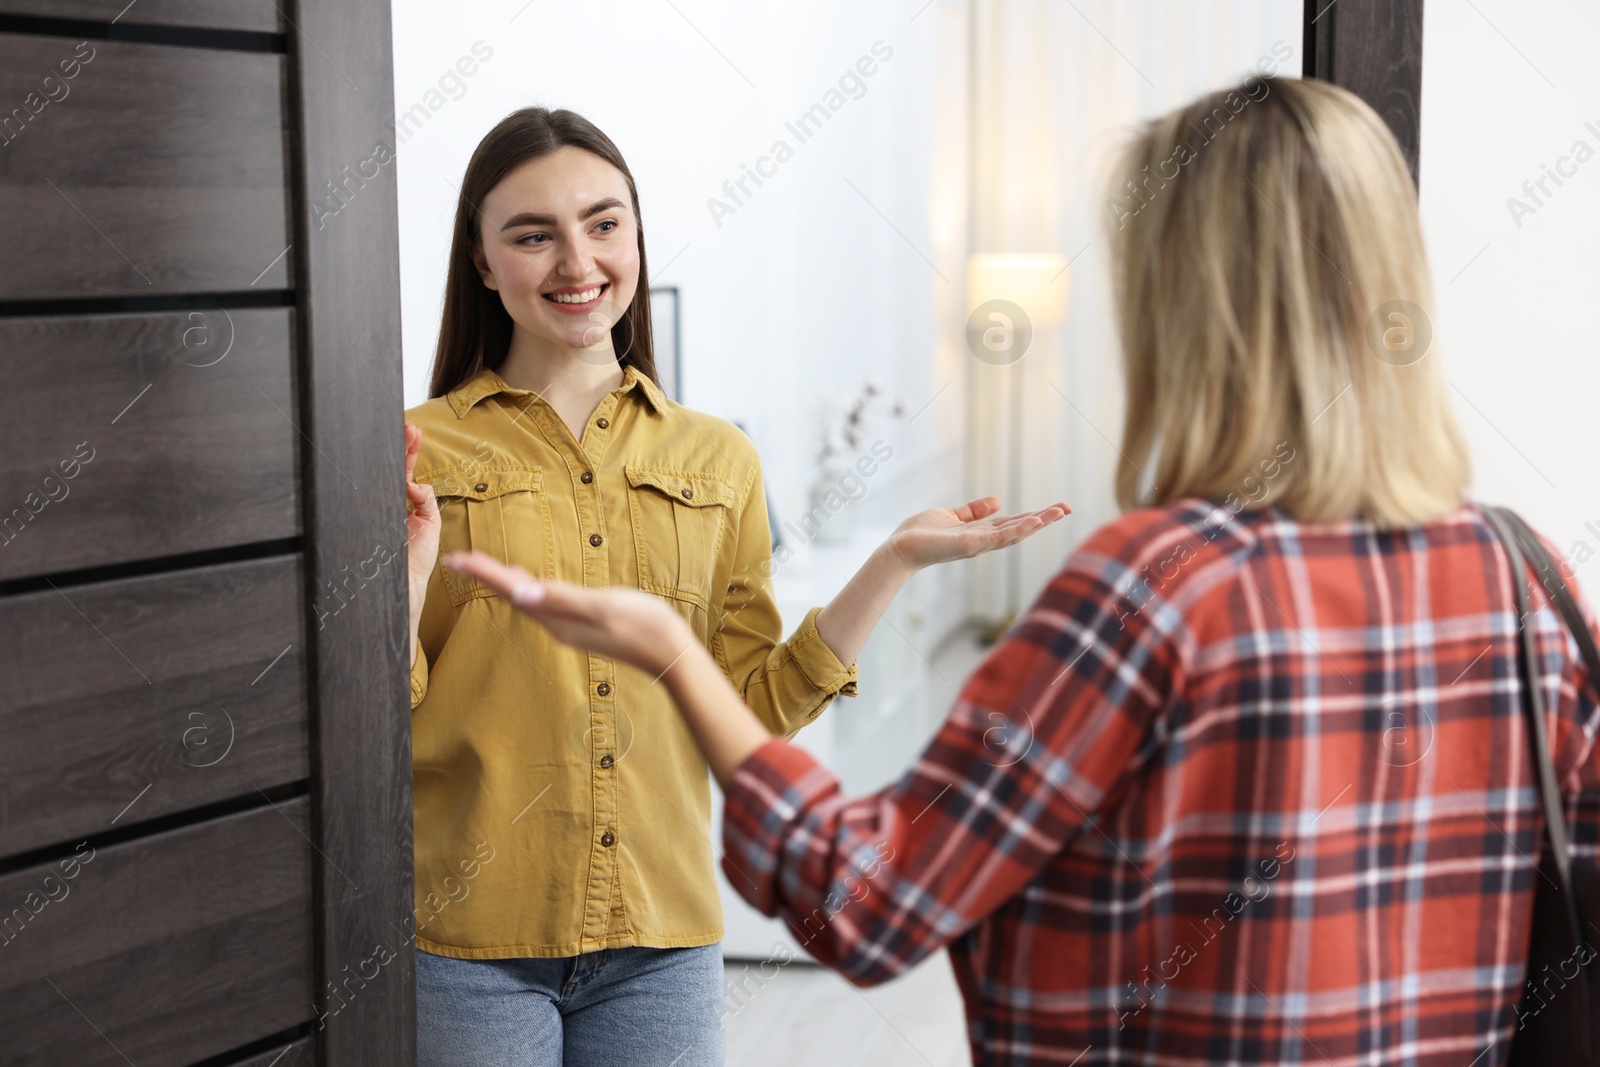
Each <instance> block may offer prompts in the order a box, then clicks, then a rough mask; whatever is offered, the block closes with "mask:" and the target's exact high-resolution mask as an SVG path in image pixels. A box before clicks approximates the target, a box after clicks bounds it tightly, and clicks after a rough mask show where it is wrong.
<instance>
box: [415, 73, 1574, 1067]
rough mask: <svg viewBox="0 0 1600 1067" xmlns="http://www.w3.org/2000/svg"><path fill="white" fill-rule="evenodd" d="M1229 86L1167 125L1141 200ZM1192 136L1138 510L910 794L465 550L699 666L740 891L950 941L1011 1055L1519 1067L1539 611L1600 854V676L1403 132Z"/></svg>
mask: <svg viewBox="0 0 1600 1067" xmlns="http://www.w3.org/2000/svg"><path fill="white" fill-rule="evenodd" d="M1226 96H1227V94H1225V93H1216V94H1211V95H1209V96H1206V97H1202V98H1201V99H1199V100H1196V101H1195V102H1193V103H1192V104H1190V105H1188V106H1186V107H1183V108H1179V109H1177V110H1176V111H1173V112H1172V113H1170V114H1168V115H1164V116H1162V117H1160V118H1158V119H1156V120H1155V121H1154V122H1152V123H1150V124H1149V125H1147V126H1146V127H1145V128H1144V129H1143V130H1142V131H1140V133H1139V134H1138V136H1137V137H1135V138H1134V140H1133V141H1132V143H1131V145H1130V146H1129V148H1128V150H1127V152H1126V153H1125V154H1124V155H1123V156H1122V158H1121V161H1120V166H1119V167H1118V173H1117V178H1118V181H1117V182H1116V184H1117V185H1119V186H1120V185H1121V184H1122V182H1123V181H1133V180H1135V179H1138V178H1140V177H1141V175H1142V174H1143V173H1144V168H1145V166H1146V164H1147V163H1150V162H1152V161H1158V160H1161V159H1165V158H1167V157H1168V156H1170V155H1171V154H1172V152H1173V145H1174V143H1175V142H1179V141H1183V140H1185V139H1188V138H1190V137H1193V136H1196V135H1197V133H1198V131H1199V130H1200V128H1201V127H1202V126H1203V125H1204V124H1205V120H1206V118H1207V116H1209V115H1211V114H1213V113H1214V112H1215V111H1217V110H1218V109H1221V108H1224V107H1225V106H1226ZM1201 136H1203V135H1201ZM1190 155H1191V158H1190V159H1189V161H1188V162H1186V163H1185V164H1183V170H1182V171H1181V172H1180V173H1179V174H1178V175H1177V176H1176V177H1175V178H1171V179H1170V180H1167V181H1166V182H1165V184H1164V185H1163V186H1162V187H1160V188H1159V189H1155V190H1153V195H1152V197H1151V199H1150V202H1149V203H1148V204H1147V205H1145V206H1144V207H1143V208H1142V209H1141V211H1140V212H1139V214H1138V215H1137V216H1136V217H1134V218H1133V219H1132V220H1131V221H1130V222H1129V224H1128V225H1127V226H1126V227H1125V228H1123V229H1120V230H1119V229H1116V228H1115V227H1113V229H1112V231H1111V233H1110V235H1109V236H1110V240H1111V242H1112V246H1113V254H1112V263H1113V269H1114V272H1115V279H1116V285H1115V290H1116V302H1117V311H1118V316H1119V319H1120V321H1121V323H1122V332H1123V344H1124V366H1125V370H1126V373H1127V377H1128V389H1127V407H1126V413H1125V425H1126V427H1127V429H1126V436H1125V442H1124V445H1123V448H1122V451H1123V453H1124V455H1123V466H1122V467H1121V471H1120V476H1119V479H1118V485H1119V490H1120V494H1121V496H1122V498H1123V502H1124V504H1125V505H1126V506H1127V507H1128V508H1129V510H1128V511H1127V512H1126V513H1125V514H1123V515H1121V516H1120V517H1118V518H1116V519H1114V520H1113V521H1111V522H1110V523H1108V524H1106V525H1105V526H1103V527H1102V528H1101V529H1099V530H1097V531H1096V532H1094V533H1093V534H1091V535H1090V536H1089V538H1088V539H1087V540H1086V541H1085V542H1084V543H1083V545H1082V546H1081V547H1079V548H1078V549H1077V550H1076V551H1075V552H1074V553H1073V554H1072V555H1071V556H1070V557H1069V558H1068V559H1067V561H1066V562H1065V564H1064V566H1063V567H1062V569H1061V571H1060V572H1059V573H1058V574H1057V575H1056V576H1055V577H1054V578H1053V579H1052V580H1051V581H1050V583H1049V584H1048V585H1047V586H1046V587H1045V589H1044V590H1043V591H1042V592H1041V593H1040V594H1039V597H1038V599H1037V600H1036V601H1035V602H1034V604H1033V605H1032V607H1031V608H1030V609H1029V610H1028V611H1027V613H1026V614H1025V615H1024V616H1023V618H1022V619H1020V620H1019V621H1018V623H1017V625H1016V626H1015V628H1014V629H1013V630H1012V631H1011V632H1010V633H1009V634H1007V635H1006V637H1005V639H1004V640H1002V641H1001V642H1000V643H999V644H998V645H997V646H996V647H995V648H994V650H993V651H992V652H991V653H990V654H989V656H988V658H987V659H986V660H985V661H984V662H983V663H982V665H981V666H979V668H978V670H977V672H976V673H975V674H974V675H973V676H972V677H971V678H970V679H969V680H968V681H967V683H966V685H965V687H964V688H963V690H962V692H961V695H960V697H959V698H958V699H957V701H956V703H955V706H954V707H953V708H952V709H951V711H950V715H949V717H948V719H947V720H946V721H945V723H944V725H943V727H942V728H941V729H940V731H939V733H938V734H937V736H936V737H935V738H934V739H933V741H932V742H931V743H930V744H929V746H928V747H927V749H926V750H925V751H924V753H923V754H922V756H921V758H920V759H919V760H918V762H917V763H916V765H915V766H913V767H912V768H911V769H910V770H909V771H907V773H906V774H905V776H904V777H903V778H901V779H900V780H899V781H898V782H896V783H894V784H892V785H890V786H889V787H888V788H886V789H884V790H882V791H880V792H878V793H876V794H873V795H871V796H865V797H858V798H846V797H844V796H842V795H841V793H840V790H839V785H838V782H837V780H836V779H835V778H834V777H833V775H831V774H830V773H829V772H828V771H827V770H826V769H825V768H823V767H821V766H819V765H818V764H817V763H816V762H815V761H814V760H813V759H812V758H811V757H810V756H808V755H807V754H806V753H805V752H803V751H802V750H800V749H798V748H796V747H794V746H792V745H789V744H787V743H786V742H785V741H783V740H781V739H776V738H772V737H771V736H769V734H768V732H767V730H766V729H765V728H764V727H763V726H762V725H761V723H760V722H758V720H757V719H756V717H755V716H753V715H752V714H751V713H750V711H749V710H748V709H747V708H746V707H745V706H744V704H743V703H741V701H740V698H739V694H738V693H736V692H735V691H734V690H733V689H732V688H731V687H729V686H728V685H727V684H726V682H725V681H723V680H722V679H721V677H720V676H719V672H718V671H717V669H716V667H715V665H714V664H713V663H712V661H711V660H710V658H709V657H708V656H707V655H706V654H705V652H704V651H703V649H702V648H701V647H700V645H699V644H698V642H697V641H695V640H694V638H693V635H692V634H691V633H690V632H689V631H688V630H687V629H686V627H685V626H684V624H683V620H682V618H681V617H680V616H678V615H677V614H676V613H674V612H671V611H669V610H667V609H666V608H665V607H664V606H663V605H662V604H661V602H660V601H659V600H657V599H655V598H651V597H645V596H641V595H639V594H638V592H637V591H635V590H593V589H578V588H576V587H574V586H571V585H569V584H567V583H562V582H541V581H538V580H536V579H535V577H533V576H530V575H529V574H528V573H526V572H525V571H522V570H519V569H517V568H508V567H505V566H504V565H503V564H501V563H498V562H496V561H495V560H493V559H490V558H489V557H487V556H484V555H482V554H479V553H470V554H467V555H465V556H463V557H460V558H452V559H451V560H448V561H447V563H448V564H450V565H452V566H455V567H458V568H459V571H460V573H462V574H463V575H471V576H472V577H473V578H474V579H475V580H478V581H483V582H486V583H488V584H489V585H490V586H491V587H492V588H496V589H499V590H500V591H501V592H502V593H505V594H507V595H508V596H511V597H512V598H513V599H514V600H515V602H516V603H517V604H518V605H519V606H521V607H522V609H523V611H524V612H526V613H527V614H528V615H530V616H531V617H533V618H535V619H537V620H538V621H539V622H541V623H543V624H544V625H545V626H547V627H548V628H549V629H550V631H551V632H552V633H553V634H554V635H556V636H557V637H559V638H561V639H562V640H564V641H568V642H571V643H573V644H575V645H577V646H579V647H583V648H590V649H597V650H601V651H603V652H604V653H605V654H607V655H610V656H615V657H618V658H619V659H622V660H625V661H628V662H631V663H634V664H637V665H638V666H639V667H641V668H642V669H643V670H645V671H647V672H649V673H651V674H656V675H659V676H660V677H661V678H662V680H663V681H664V683H665V684H666V686H667V688H668V689H669V690H670V691H671V693H672V695H673V698H674V699H675V701H676V702H677V704H678V706H679V709H680V711H681V713H682V715H683V718H684V721H685V722H686V723H687V724H688V728H689V729H690V730H691V731H692V732H693V736H694V739H695V741H696V742H697V743H698V744H699V745H700V747H701V749H702V750H703V751H704V752H705V754H706V758H707V761H708V762H709V763H710V766H711V769H712V772H713V773H714V774H715V775H716V777H717V780H718V782H719V783H720V784H721V785H722V786H723V788H724V789H725V790H726V791H727V805H726V817H725V824H724V835H723V843H724V849H725V860H724V867H725V870H727V872H728V874H729V882H730V883H731V884H732V885H733V886H734V887H735V888H737V889H738V890H739V891H740V893H742V894H743V895H744V896H745V897H746V899H748V900H750V901H751V902H752V903H753V904H755V905H756V906H757V907H759V908H761V909H762V910H763V911H764V912H767V913H768V914H777V915H782V916H784V917H785V918H787V919H788V920H789V921H790V922H791V923H794V924H796V926H797V927H798V928H802V929H804V930H805V931H806V932H807V934H808V935H809V940H807V941H806V948H807V950H808V951H809V952H811V953H812V955H814V956H815V957H817V959H819V960H821V961H822V962H824V963H826V964H828V965H829V966H832V967H834V968H836V969H838V970H839V971H840V973H842V974H844V975H845V976H846V977H847V978H849V979H850V980H851V981H853V982H856V983H858V984H861V985H869V984H873V983H877V982H882V981H885V980H887V979H889V978H892V977H894V976H895V975H897V974H900V973H902V972H903V971H905V970H906V969H907V968H909V967H911V966H912V965H914V964H916V963H917V962H918V961H919V960H921V959H923V958H925V957H926V956H927V955H929V954H930V953H932V952H934V951H936V950H938V949H941V948H945V947H948V949H949V952H950V959H951V963H952V965H953V967H954V969H955V972H956V977H957V980H958V981H959V983H960V986H961V992H962V995H963V998H964V1000H965V1001H966V1008H967V1020H968V1028H969V1033H970V1036H971V1041H972V1053H973V1060H974V1062H975V1063H981V1064H984V1065H985V1067H998V1065H1044V1064H1055V1065H1065V1064H1080V1065H1085V1067H1086V1065H1089V1064H1134V1063H1137V1064H1152V1065H1159V1067H1190V1065H1193V1064H1202V1063H1230V1064H1236V1065H1253V1067H1265V1065H1291V1064H1292V1065H1304V1064H1312V1063H1323V1062H1327V1063H1329V1064H1334V1065H1337V1067H1346V1065H1350V1067H1355V1065H1358V1064H1359V1065H1367V1064H1373V1065H1376V1064H1405V1065H1408V1067H1463V1065H1466V1064H1476V1065H1478V1067H1494V1065H1498V1064H1502V1063H1504V1062H1505V1057H1506V1049H1507V1045H1508V1042H1509V1040H1510V1038H1511V1035H1512V1034H1513V1032H1514V1031H1515V1029H1516V1028H1517V1027H1518V1025H1519V1024H1520V1022H1521V1014H1520V1013H1519V996H1520V995H1521V992H1522V985H1523V978H1524V973H1525V964H1526V960H1527V952H1528V945H1529V929H1530V916H1531V914H1532V910H1533V901H1534V891H1535V886H1536V884H1537V883H1538V882H1539V881H1540V874H1539V873H1538V871H1537V865H1536V862H1535V859H1534V857H1537V856H1538V855H1539V852H1540V842H1541V829H1540V828H1541V826H1542V814H1541V807H1540V794H1539V791H1538V789H1537V788H1536V787H1535V781H1536V779H1535V772H1534V769H1533V766H1532V761H1531V760H1530V758H1529V756H1528V751H1529V742H1528V734H1529V731H1528V730H1527V729H1526V728H1525V723H1524V718H1523V712H1522V709H1521V706H1520V701H1521V699H1522V692H1523V686H1522V684H1521V681H1520V676H1519V667H1518V663H1519V647H1518V643H1519V626H1520V627H1526V628H1527V631H1528V633H1529V635H1530V636H1529V638H1528V639H1529V640H1530V641H1531V642H1532V646H1531V648H1530V655H1529V656H1528V662H1529V664H1530V666H1531V668H1532V669H1534V670H1537V671H1538V672H1539V673H1540V680H1541V682H1542V683H1543V684H1542V686H1541V689H1543V690H1544V691H1545V692H1546V694H1547V697H1546V700H1547V706H1548V709H1549V715H1548V719H1549V721H1548V722H1547V723H1546V732H1547V733H1548V735H1549V737H1550V739H1551V741H1550V748H1551V751H1552V752H1553V754H1554V763H1555V772H1556V777H1557V779H1558V780H1559V781H1560V782H1561V783H1562V786H1561V792H1562V794H1563V798H1564V803H1565V806H1566V812H1565V813H1566V817H1567V820H1568V822H1569V823H1570V825H1571V831H1570V838H1571V841H1572V843H1573V846H1574V847H1573V852H1574V853H1575V854H1577V855H1578V856H1580V857H1582V858H1583V859H1585V860H1586V861H1588V862H1589V863H1593V862H1594V860H1595V859H1596V857H1597V853H1600V754H1597V747H1596V745H1595V738H1596V733H1597V729H1600V701H1597V696H1596V691H1595V685H1596V683H1597V679H1595V678H1593V677H1590V676H1589V675H1588V673H1587V671H1586V670H1585V668H1584V666H1583V664H1582V661H1581V660H1580V659H1579V657H1578V649H1577V646H1576V644H1575V643H1574V641H1573V640H1572V638H1571V637H1569V636H1568V634H1567V632H1566V631H1565V630H1564V628H1563V624H1562V622H1561V620H1560V618H1559V616H1557V614H1556V613H1555V611H1554V610H1553V609H1552V608H1551V607H1550V605H1549V603H1548V601H1547V599H1546V598H1545V597H1544V596H1543V592H1544V591H1543V589H1542V588H1535V590H1534V595H1535V597H1536V599H1535V600H1534V601H1533V610H1532V611H1530V613H1529V614H1528V616H1527V617H1526V618H1525V619H1519V617H1518V607H1517V598H1516V593H1515V590H1516V587H1517V585H1518V584H1520V583H1522V582H1524V581H1525V580H1526V576H1525V575H1523V574H1519V573H1516V572H1515V571H1514V570H1513V568H1512V566H1511V565H1510V562H1509V559H1508V555H1507V553H1506V551H1505V549H1504V548H1503V546H1502V543H1501V542H1500V540H1499V539H1498V538H1497V536H1496V535H1495V533H1494V531H1493V530H1492V529H1491V526H1490V525H1489V523H1488V522H1487V521H1486V518H1485V513H1484V511H1483V509H1481V508H1480V507H1479V506H1478V505H1476V504H1473V503H1471V502H1470V501H1468V500H1466V499H1465V497H1464V491H1465V486H1466V481H1467V460H1466V454H1465V450H1464V449H1463V448H1462V447H1461V442H1460V437H1459V435H1458V433H1457V431H1456V428H1455V424H1454V421H1453V417H1452V415H1451V413H1450V410H1449V405H1448V394H1447V391H1446V386H1445V381H1444V375H1443V371H1442V369H1441V367H1440V366H1439V356H1438V354H1437V352H1436V351H1434V350H1432V349H1430V347H1429V346H1428V345H1427V344H1426V343H1422V342H1420V340H1419V338H1420V336H1421V335H1420V334H1418V333H1414V332H1413V333H1410V334H1407V333H1406V330H1407V329H1408V328H1409V329H1411V330H1415V329H1416V328H1417V327H1419V326H1424V325H1426V319H1425V317H1424V316H1426V314H1427V311H1426V309H1427V308H1428V307H1429V306H1430V305H1431V299H1430V294H1429V286H1428V274H1427V266H1426V261H1425V258H1424V254H1423V244H1422V235H1421V228H1420V225H1419V223H1418V219H1417V209H1416V198H1415V193H1414V190H1413V187H1412V185H1411V181H1410V176H1409V174H1408V173H1407V172H1406V168H1405V165H1404V163H1403V162H1402V161H1401V158H1400V155H1399V151H1398V150H1397V149H1396V147H1395V145H1394V142H1393V139H1392V138H1391V137H1390V135H1389V133H1388V132H1387V130H1386V129H1385V127H1384V125H1383V122H1382V120H1381V119H1379V118H1378V116H1377V115H1376V114H1374V113H1373V112H1372V110H1371V109H1370V108H1369V107H1367V106H1366V105H1365V104H1363V103H1361V102H1360V101H1359V100H1358V99H1356V98H1355V97H1354V96H1352V95H1351V94H1350V93H1348V92H1345V91H1344V90H1341V89H1338V88H1335V87H1333V86H1330V85H1327V84H1324V83H1320V82H1315V81H1295V80H1287V79H1285V80H1277V81H1274V82H1272V83H1270V91H1269V92H1268V93H1267V94H1266V95H1265V96H1263V97H1261V98H1260V100H1259V102H1256V103H1254V104H1252V105H1251V106H1250V107H1248V108H1243V109H1242V110H1241V111H1240V113H1238V114H1237V115H1235V116H1234V118H1233V119H1232V121H1231V122H1230V123H1228V124H1227V125H1226V127H1225V128H1224V129H1222V130H1221V132H1220V133H1218V134H1217V135H1216V137H1215V138H1214V139H1213V140H1211V141H1210V142H1209V143H1207V144H1206V145H1205V146H1204V148H1203V150H1202V151H1198V152H1191V153H1190ZM1395 316H1398V318H1396V317H1395ZM1286 443H1287V444H1288V446H1289V449H1288V450H1287V451H1284V450H1282V449H1281V446H1283V445H1284V444H1286ZM1141 468H1142V469H1143V470H1144V471H1148V472H1150V473H1151V475H1152V477H1153V481H1154V484H1150V483H1148V482H1146V481H1145V480H1144V478H1143V474H1142V473H1141ZM1247 502H1248V503H1247ZM1574 592H1575V590H1574ZM1585 614H1586V615H1587V617H1588V624H1589V626H1590V628H1591V629H1592V628H1593V627H1594V619H1593V615H1592V612H1586V613H1585ZM1534 1004H1535V1007H1534V1008H1529V1009H1528V1010H1529V1011H1533V1010H1536V1007H1537V1004H1538V1002H1537V1001H1535V1002H1534Z"/></svg>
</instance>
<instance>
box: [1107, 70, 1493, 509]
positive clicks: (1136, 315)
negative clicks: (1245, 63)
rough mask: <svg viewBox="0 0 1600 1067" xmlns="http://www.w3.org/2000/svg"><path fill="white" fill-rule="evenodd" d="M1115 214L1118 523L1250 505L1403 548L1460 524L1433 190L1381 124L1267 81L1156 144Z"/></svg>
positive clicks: (1208, 104) (1227, 96) (1122, 175)
mask: <svg viewBox="0 0 1600 1067" xmlns="http://www.w3.org/2000/svg"><path fill="white" fill-rule="evenodd" d="M1110 209H1111V210H1110V216H1111V217H1110V220H1109V235H1110V238H1111V242H1110V243H1111V249H1112V251H1111V262H1112V270H1113V279H1114V280H1113V290H1114V293H1115V300H1116V308H1117V319H1118V325H1119V329H1120V332H1121V338H1122V348H1123V358H1124V371H1125V375H1126V382H1127V410H1126V417H1125V419H1124V423H1123V438H1122V453H1123V455H1122V462H1121V464H1120V466H1119V468H1118V471H1117V479H1116V489H1117V500H1118V503H1120V504H1121V505H1122V506H1123V507H1124V508H1131V507H1141V506H1148V505H1157V504H1163V503H1166V502H1168V501H1172V500H1176V499H1179V498H1181V497H1188V496H1201V497H1223V498H1226V497H1230V496H1233V497H1248V498H1249V499H1251V501H1252V502H1253V503H1255V504H1265V503H1271V504H1273V505H1276V506H1277V507H1279V508H1282V509H1283V510H1284V511H1285V512H1287V513H1288V514H1289V515H1291V516H1292V517H1294V518H1296V519H1298V520H1301V521H1307V522H1313V521H1326V520H1339V519H1351V518H1365V519H1368V520H1371V521H1372V522H1374V523H1376V524H1378V525H1379V526H1383V527H1395V526H1403V525H1409V524H1412V523H1421V522H1427V521H1430V520H1433V519H1437V518H1439V517H1441V516H1444V515H1446V514H1449V513H1450V512H1452V511H1454V510H1455V509H1456V508H1458V507H1459V506H1460V505H1461V503H1462V502H1463V500H1464V497H1465V493H1466V486H1467V483H1468V481H1469V480H1470V477H1471V470H1470V463H1469V460H1468V457H1467V450H1466V446H1465V443H1464V441H1463V440H1462V437H1461V433H1460V430H1459V429H1458V428H1457V426H1456V422H1455V418H1454V416H1453V414H1452V413H1451V410H1450V403H1449V397H1448V394H1447V391H1446V383H1445V379H1444V374H1443V371H1442V370H1441V368H1440V365H1439V353H1438V350H1437V348H1436V347H1435V346H1434V345H1433V344H1432V318H1431V317H1432V314H1433V297H1432V283H1431V281H1430V279H1429V274H1428V264H1427V257H1426V255H1425V254H1424V251H1423V245H1422V230H1421V226H1420V224H1419V222H1418V218H1417V201H1416V191H1415V188H1414V187H1413V185H1412V180H1411V175H1410V172H1409V171H1408V170H1407V169H1406V164H1405V162H1404V160H1403V159H1402V158H1401V156H1400V151H1399V148H1398V147H1397V146H1396V144H1395V141H1394V138H1393V137H1392V136H1391V135H1390V133H1389V131H1388V129H1387V128H1386V127H1385V126H1384V124H1383V121H1382V120H1381V119H1379V118H1378V116H1377V115H1376V114H1375V113H1374V112H1373V111H1372V109H1371V108H1369V107H1368V106H1367V105H1366V104H1364V103H1362V102H1361V101H1360V100H1359V99H1358V98H1357V97H1355V96H1354V95H1352V94H1351V93H1349V92H1347V91H1345V90H1343V89H1340V88H1338V87H1336V86H1333V85H1330V84H1328V83H1326V82H1320V81H1315V80H1310V79H1307V80H1296V79H1288V78H1283V79H1271V80H1267V79H1259V78H1251V79H1249V80H1247V81H1245V82H1244V83H1243V84H1241V85H1239V86H1237V87H1236V88H1234V89H1231V90H1225V91H1222V92H1217V93H1213V94H1211V95H1208V96H1205V97H1202V98H1200V99H1199V100H1196V101H1195V102H1194V103H1192V104H1189V105H1188V106H1186V107H1182V108H1179V109H1178V110H1176V111H1173V112H1170V113H1168V114H1166V115H1163V116H1161V117H1160V118H1157V119H1155V120H1153V121H1152V122H1150V123H1149V124H1148V125H1146V126H1145V127H1144V128H1143V129H1142V130H1141V131H1140V132H1139V133H1138V135H1137V136H1136V137H1135V139H1134V140H1133V141H1132V143H1131V144H1129V145H1128V147H1127V148H1126V150H1125V151H1124V152H1123V153H1122V154H1121V155H1120V157H1119V159H1118V165H1117V167H1116V171H1115V177H1114V178H1113V184H1112V197H1111V203H1110ZM1285 455H1289V456H1291V457H1292V459H1291V460H1290V461H1288V462H1284V461H1283V457H1284V456H1285ZM1146 473H1148V478H1147V477H1146ZM1151 483H1153V484H1151ZM1255 487H1261V489H1260V490H1259V492H1258V490H1257V489H1256V488H1255Z"/></svg>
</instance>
